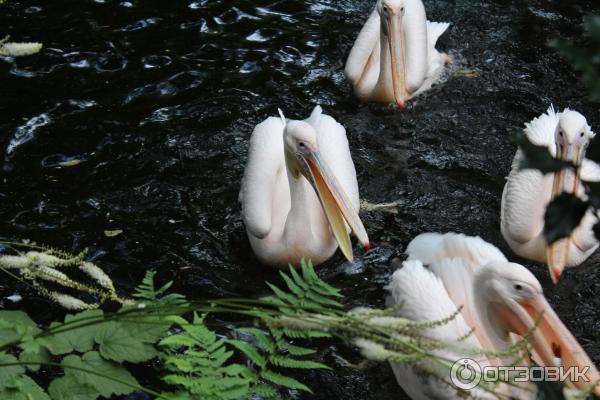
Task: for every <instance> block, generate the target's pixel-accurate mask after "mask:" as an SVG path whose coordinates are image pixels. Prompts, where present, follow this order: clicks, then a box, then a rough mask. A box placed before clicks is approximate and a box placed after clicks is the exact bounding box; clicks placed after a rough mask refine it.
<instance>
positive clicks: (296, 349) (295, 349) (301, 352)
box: [277, 340, 317, 356]
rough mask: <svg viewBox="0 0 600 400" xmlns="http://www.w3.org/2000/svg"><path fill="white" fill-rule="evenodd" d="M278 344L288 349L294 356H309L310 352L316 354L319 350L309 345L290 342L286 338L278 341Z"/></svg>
mask: <svg viewBox="0 0 600 400" xmlns="http://www.w3.org/2000/svg"><path fill="white" fill-rule="evenodd" d="M277 346H278V347H279V348H280V349H281V350H284V351H287V352H288V353H290V354H291V355H293V356H308V355H310V354H315V353H316V352H317V351H316V350H314V349H309V348H307V347H301V346H296V345H293V344H290V343H288V342H286V341H284V340H282V341H281V342H278V343H277Z"/></svg>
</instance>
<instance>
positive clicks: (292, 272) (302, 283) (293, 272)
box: [290, 265, 310, 290]
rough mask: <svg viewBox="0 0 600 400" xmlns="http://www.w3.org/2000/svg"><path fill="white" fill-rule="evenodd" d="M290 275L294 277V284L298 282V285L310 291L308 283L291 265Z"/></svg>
mask: <svg viewBox="0 0 600 400" xmlns="http://www.w3.org/2000/svg"><path fill="white" fill-rule="evenodd" d="M290 275H292V278H293V279H294V282H296V285H298V286H300V287H301V288H302V289H303V290H308V289H310V285H309V284H308V283H306V282H305V281H304V279H302V277H300V275H298V272H296V268H294V267H292V266H291V265H290Z"/></svg>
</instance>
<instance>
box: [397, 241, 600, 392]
mask: <svg viewBox="0 0 600 400" xmlns="http://www.w3.org/2000/svg"><path fill="white" fill-rule="evenodd" d="M406 252H407V254H408V256H409V259H408V261H405V262H404V264H403V267H402V268H401V269H399V270H397V271H396V272H394V274H393V275H392V280H391V283H390V284H389V285H388V286H387V289H388V290H389V291H390V292H391V295H390V299H389V300H388V302H389V303H393V304H398V303H400V302H402V304H403V305H402V307H401V308H400V309H399V311H398V315H399V316H400V317H404V318H408V319H411V320H416V321H439V320H443V319H446V318H448V316H450V315H452V314H453V313H455V312H456V310H457V309H458V307H460V306H462V309H461V310H460V314H459V315H457V316H456V318H454V319H452V320H450V321H449V322H448V323H446V324H441V325H437V326H434V327H432V328H429V329H427V331H426V333H427V334H428V336H429V337H430V338H432V339H434V340H438V341H441V342H445V343H454V345H455V347H454V348H452V347H450V346H447V347H446V348H445V349H444V348H440V350H436V354H437V355H438V356H441V357H444V358H446V359H451V360H458V359H461V358H463V357H467V358H471V359H475V360H477V362H478V363H479V364H480V365H481V366H482V367H483V366H511V365H530V360H528V359H525V358H524V359H523V360H520V361H519V360H515V358H516V357H515V355H514V354H513V355H510V356H506V359H501V358H499V357H498V358H495V357H486V356H482V355H480V354H481V353H479V354H476V353H475V355H473V354H474V353H473V352H469V351H467V350H466V349H471V350H473V349H485V350H491V351H493V352H494V353H498V352H501V351H503V350H508V349H509V348H510V347H511V346H512V345H513V344H514V343H515V342H514V341H515V340H516V339H517V337H515V336H514V335H519V336H521V337H522V336H523V335H525V334H526V333H529V334H531V336H530V339H529V344H530V345H531V349H532V358H533V360H534V361H535V362H536V363H537V364H538V365H540V366H560V365H563V366H564V367H565V368H568V367H571V366H574V367H579V368H580V369H579V371H584V370H585V368H586V367H588V369H587V373H586V375H585V377H586V378H587V379H588V380H587V381H585V382H583V381H584V379H581V378H580V379H579V381H578V382H571V381H569V380H567V381H566V382H565V384H566V385H567V386H569V387H575V388H578V389H587V388H590V386H591V385H593V384H595V383H597V382H598V379H600V374H599V373H598V370H597V369H596V367H595V366H594V364H593V363H592V361H591V360H590V358H589V357H588V356H587V354H586V353H585V351H584V350H583V349H582V348H581V346H580V345H579V344H578V343H577V340H576V339H575V338H574V337H573V335H572V334H571V333H570V332H569V330H568V329H567V328H566V327H565V326H564V325H563V323H562V322H561V321H560V319H559V318H558V316H557V315H556V314H555V312H554V311H553V310H552V307H551V306H550V305H549V304H548V302H547V301H546V298H545V297H544V295H543V293H542V287H541V285H540V283H539V282H538V281H537V279H535V277H534V276H533V275H532V274H531V272H529V271H528V270H527V269H526V268H525V267H523V266H521V265H519V264H514V263H510V262H508V261H507V259H506V258H505V257H504V255H503V254H502V253H501V252H500V250H498V249H497V248H496V247H494V246H493V245H491V244H489V243H487V242H485V241H483V240H482V239H481V238H479V237H468V236H465V235H461V234H455V233H448V234H445V235H442V234H438V233H425V234H422V235H419V236H418V237H416V238H415V239H414V240H413V241H412V242H411V243H410V244H409V245H408V248H407V250H406ZM424 265H426V266H427V267H425V266H424ZM536 322H537V323H538V325H537V327H535V329H533V328H534V326H535V323H536ZM470 332H472V334H471V335H470V336H469V333H470ZM458 339H460V341H458V342H457V340H458ZM451 349H452V350H451ZM460 349H462V350H460ZM461 351H464V353H461ZM425 362H427V361H425ZM515 362H516V364H515ZM561 363H562V364H561ZM425 367H426V368H427V367H430V366H425ZM433 368H435V367H433ZM392 369H393V370H394V374H395V376H396V380H397V381H398V384H399V385H400V386H402V388H403V389H404V391H405V392H406V393H407V394H408V395H409V396H410V397H411V398H412V399H415V400H421V399H423V400H425V399H457V398H462V397H465V394H468V396H467V397H469V398H471V397H472V398H478V399H483V398H485V399H487V398H497V397H496V396H493V395H492V394H491V393H489V392H486V391H484V390H483V389H481V388H480V387H479V388H475V389H473V390H471V391H469V392H468V393H465V392H464V391H461V390H458V389H457V388H454V387H451V386H450V385H448V384H446V383H444V382H443V381H442V380H441V379H440V378H438V377H431V376H429V375H426V374H423V373H422V372H421V370H418V369H413V367H412V366H410V365H407V364H398V363H392ZM437 372H438V373H439V374H442V375H441V377H442V378H444V379H446V381H447V380H449V378H450V371H448V370H447V369H445V370H444V369H442V370H438V371H437ZM576 380H577V379H576ZM525 389H526V390H532V388H531V387H528V386H519V387H512V386H509V385H505V384H503V385H500V387H498V388H497V393H498V394H501V395H504V396H510V397H512V398H517V399H531V398H535V396H532V393H531V392H529V393H527V392H525V391H524V390H525ZM595 392H596V393H600V386H596V388H595Z"/></svg>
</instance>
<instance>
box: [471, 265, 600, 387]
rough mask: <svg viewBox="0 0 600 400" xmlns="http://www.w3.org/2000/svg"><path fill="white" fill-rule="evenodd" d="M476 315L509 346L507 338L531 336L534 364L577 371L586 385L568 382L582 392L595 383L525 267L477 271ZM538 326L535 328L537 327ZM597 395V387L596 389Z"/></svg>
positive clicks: (578, 348)
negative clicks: (583, 377)
mask: <svg viewBox="0 0 600 400" xmlns="http://www.w3.org/2000/svg"><path fill="white" fill-rule="evenodd" d="M474 291H475V296H474V297H475V301H477V302H478V313H479V317H480V319H481V321H482V322H483V323H484V324H485V325H487V328H488V331H489V332H491V333H492V334H493V335H495V338H494V339H495V340H497V341H502V342H508V341H509V334H510V333H515V334H517V335H520V336H525V335H531V336H530V343H531V345H532V347H533V351H534V358H535V361H536V362H538V363H539V364H540V365H542V366H558V365H557V358H560V359H561V360H562V365H563V366H564V367H565V368H569V367H578V368H579V371H587V372H585V373H584V374H585V376H586V377H587V378H588V379H589V380H588V381H587V382H570V384H571V386H575V387H577V388H580V389H583V388H585V387H586V386H587V387H589V386H590V385H591V384H594V383H595V382H597V380H598V379H600V374H599V373H598V371H597V370H596V368H595V366H594V364H593V363H592V361H591V360H590V358H589V357H588V356H587V354H586V353H585V351H584V350H583V349H582V348H581V346H580V345H579V343H577V340H576V339H575V338H574V337H573V335H572V334H571V332H569V330H568V329H567V328H566V327H565V326H564V324H563V323H562V322H561V320H560V319H559V318H558V316H557V315H556V313H555V312H554V310H552V307H551V306H550V305H549V304H548V302H547V300H546V298H545V297H544V294H543V292H542V287H541V285H540V283H539V282H538V280H537V279H535V277H534V276H533V274H531V272H529V271H528V270H527V269H526V268H525V267H523V266H521V265H519V264H515V263H509V262H500V261H498V262H492V263H489V264H487V265H486V266H484V267H482V268H481V269H480V270H479V271H477V273H476V276H475V280H474ZM536 323H537V326H536ZM596 391H597V392H600V386H598V387H597V388H596Z"/></svg>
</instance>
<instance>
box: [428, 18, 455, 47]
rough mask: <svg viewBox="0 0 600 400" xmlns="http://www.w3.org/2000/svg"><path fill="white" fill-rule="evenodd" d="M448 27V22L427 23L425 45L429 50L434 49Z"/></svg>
mask: <svg viewBox="0 0 600 400" xmlns="http://www.w3.org/2000/svg"><path fill="white" fill-rule="evenodd" d="M449 27H450V23H449V22H433V21H427V44H428V45H429V50H434V49H435V44H436V43H437V41H438V39H439V38H440V36H442V35H443V34H444V32H446V30H447V29H448V28H449Z"/></svg>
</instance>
